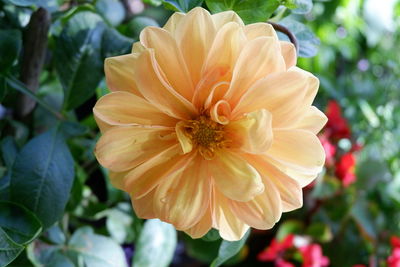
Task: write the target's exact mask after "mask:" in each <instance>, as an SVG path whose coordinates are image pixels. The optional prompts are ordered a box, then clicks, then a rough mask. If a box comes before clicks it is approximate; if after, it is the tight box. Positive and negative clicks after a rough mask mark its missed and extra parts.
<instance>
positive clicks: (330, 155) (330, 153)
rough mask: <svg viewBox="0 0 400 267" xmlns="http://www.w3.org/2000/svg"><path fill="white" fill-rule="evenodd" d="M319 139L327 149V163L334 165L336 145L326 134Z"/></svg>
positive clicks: (330, 165) (327, 164) (329, 165)
mask: <svg viewBox="0 0 400 267" xmlns="http://www.w3.org/2000/svg"><path fill="white" fill-rule="evenodd" d="M319 140H320V141H321V144H322V146H323V147H324V150H325V155H326V158H325V165H326V166H328V167H332V166H333V165H334V162H335V154H336V146H335V145H333V144H332V143H331V142H330V141H329V139H328V138H327V136H326V135H321V136H319Z"/></svg>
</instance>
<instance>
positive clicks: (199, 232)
mask: <svg viewBox="0 0 400 267" xmlns="http://www.w3.org/2000/svg"><path fill="white" fill-rule="evenodd" d="M211 215H212V214H211V209H210V207H208V209H207V211H206V213H204V215H203V217H201V219H200V220H199V221H198V222H197V223H196V224H195V225H194V226H192V227H190V228H189V229H185V233H186V234H188V235H190V237H191V238H200V237H203V236H204V235H205V234H207V232H208V231H210V229H211V226H212V217H211Z"/></svg>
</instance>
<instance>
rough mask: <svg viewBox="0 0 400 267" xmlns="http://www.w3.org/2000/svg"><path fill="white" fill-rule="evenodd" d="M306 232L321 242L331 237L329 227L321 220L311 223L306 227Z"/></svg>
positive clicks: (329, 239) (327, 240)
mask: <svg viewBox="0 0 400 267" xmlns="http://www.w3.org/2000/svg"><path fill="white" fill-rule="evenodd" d="M306 234H307V235H309V236H311V237H312V238H313V239H314V240H316V241H318V242H321V243H326V242H329V241H331V240H332V237H333V236H332V230H331V228H330V227H329V226H328V225H327V224H325V223H321V222H316V223H313V224H311V225H310V226H309V227H308V228H307V230H306Z"/></svg>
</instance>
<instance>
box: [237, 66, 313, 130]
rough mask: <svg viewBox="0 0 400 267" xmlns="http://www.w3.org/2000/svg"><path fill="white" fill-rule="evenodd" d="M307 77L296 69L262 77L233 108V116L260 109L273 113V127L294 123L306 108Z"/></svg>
mask: <svg viewBox="0 0 400 267" xmlns="http://www.w3.org/2000/svg"><path fill="white" fill-rule="evenodd" d="M307 83H308V80H307V78H306V77H305V76H304V75H302V74H301V73H299V72H297V71H288V72H281V73H275V74H272V75H269V76H268V77H267V78H265V79H262V80H259V81H258V82H256V83H255V84H254V86H252V87H251V88H250V90H248V91H247V92H246V93H245V94H244V95H243V97H242V98H241V99H240V102H239V103H238V105H237V106H236V107H235V108H234V110H233V112H232V113H233V114H232V117H233V118H235V117H237V116H240V115H241V114H243V113H248V112H252V111H255V110H259V109H267V110H268V111H269V112H271V113H272V116H273V121H272V123H273V126H274V128H275V127H282V125H292V124H293V123H294V122H295V121H296V120H299V119H300V118H301V116H302V114H303V112H305V111H306V110H304V108H305V107H304V105H303V103H302V101H303V100H304V97H305V94H306V89H307Z"/></svg>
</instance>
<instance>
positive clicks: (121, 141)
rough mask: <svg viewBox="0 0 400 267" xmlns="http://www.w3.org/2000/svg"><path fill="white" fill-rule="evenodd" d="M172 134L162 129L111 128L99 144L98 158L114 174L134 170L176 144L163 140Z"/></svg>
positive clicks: (173, 141) (97, 149) (97, 146)
mask: <svg viewBox="0 0 400 267" xmlns="http://www.w3.org/2000/svg"><path fill="white" fill-rule="evenodd" d="M170 133H172V131H171V130H170V129H162V128H144V127H135V126H129V127H122V126H121V127H114V128H111V129H109V130H108V131H106V132H105V133H104V134H103V136H102V137H101V138H100V139H99V141H98V142H97V145H96V149H95V154H96V158H97V160H98V161H99V162H100V164H101V165H102V166H104V167H105V168H109V169H110V170H111V171H114V172H122V171H126V170H129V169H132V168H134V167H136V166H137V165H138V164H141V163H142V162H144V161H146V160H148V159H149V158H151V157H153V156H154V155H156V154H158V153H159V152H161V151H162V150H163V149H165V148H167V147H169V146H171V144H173V143H176V141H175V140H163V139H162V136H164V135H168V134H170Z"/></svg>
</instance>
